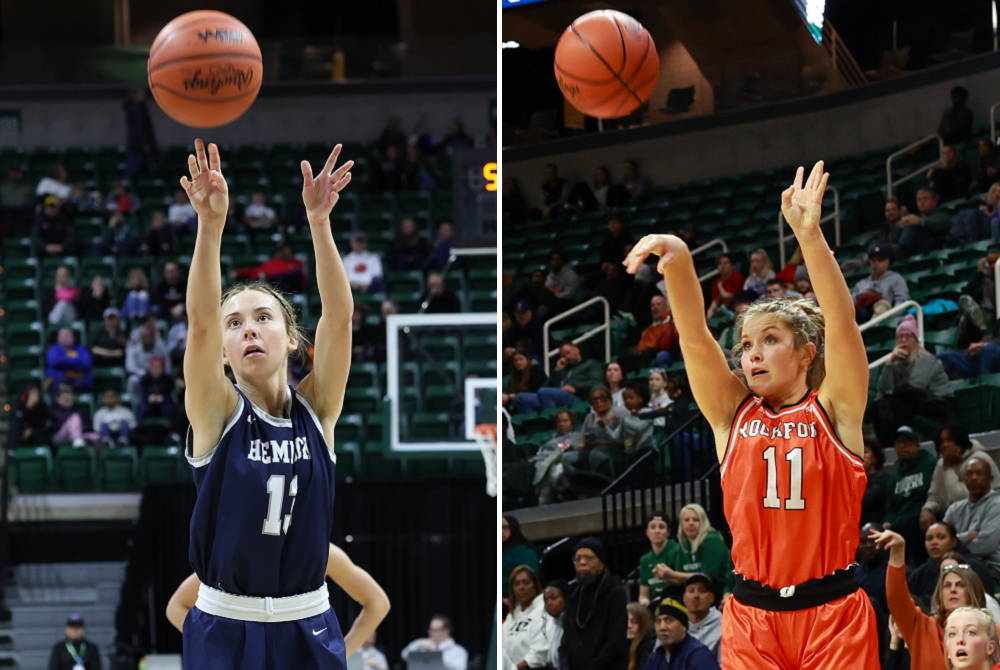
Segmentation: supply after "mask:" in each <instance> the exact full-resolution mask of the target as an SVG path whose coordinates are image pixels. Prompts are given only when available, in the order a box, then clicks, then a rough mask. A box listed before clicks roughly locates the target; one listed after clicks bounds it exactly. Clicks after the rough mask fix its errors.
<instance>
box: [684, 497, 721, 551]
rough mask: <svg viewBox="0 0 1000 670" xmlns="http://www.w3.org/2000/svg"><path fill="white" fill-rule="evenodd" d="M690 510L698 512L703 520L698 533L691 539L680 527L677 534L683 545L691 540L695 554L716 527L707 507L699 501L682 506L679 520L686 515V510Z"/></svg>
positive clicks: (699, 517) (700, 519)
mask: <svg viewBox="0 0 1000 670" xmlns="http://www.w3.org/2000/svg"><path fill="white" fill-rule="evenodd" d="M689 511H690V512H694V513H695V514H697V515H698V520H699V521H701V526H700V527H699V529H698V534H697V535H695V537H694V539H693V540H689V539H688V536H687V535H685V534H684V533H683V532H682V531H681V530H680V529H678V532H677V535H678V539H679V541H680V543H681V546H682V547H683V546H684V543H685V542H690V544H691V553H692V554H693V553H695V552H697V551H698V549H699V548H700V547H701V543H702V542H704V541H705V537H706V536H708V534H709V533H710V532H712V531H713V530H715V529H714V528H712V524H711V522H709V520H708V514H707V513H706V512H705V508H704V507H702V506H701V505H699V504H697V503H691V504H689V505H684V507H682V508H681V513H680V514H678V515H677V519H678V522H679V521H680V518H681V517H682V516H684V512H689Z"/></svg>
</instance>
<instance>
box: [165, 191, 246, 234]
mask: <svg viewBox="0 0 1000 670" xmlns="http://www.w3.org/2000/svg"><path fill="white" fill-rule="evenodd" d="M234 200H235V198H234ZM167 222H168V223H169V224H170V225H171V227H172V228H174V230H177V229H179V230H180V231H181V232H185V231H190V232H192V233H197V232H198V215H197V214H196V213H195V211H194V207H193V206H192V205H191V200H190V199H189V198H188V197H187V193H185V192H184V189H177V190H176V191H174V204H172V205H170V207H169V208H168V209H167Z"/></svg>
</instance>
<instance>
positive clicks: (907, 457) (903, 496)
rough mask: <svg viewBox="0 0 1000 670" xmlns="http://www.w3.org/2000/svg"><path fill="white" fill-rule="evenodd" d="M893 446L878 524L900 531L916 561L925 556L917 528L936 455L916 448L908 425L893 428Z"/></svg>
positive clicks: (922, 538) (922, 542) (917, 439)
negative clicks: (891, 466) (891, 468)
mask: <svg viewBox="0 0 1000 670" xmlns="http://www.w3.org/2000/svg"><path fill="white" fill-rule="evenodd" d="M895 447H896V457H897V458H898V460H897V461H896V470H895V471H894V472H893V473H892V475H891V476H890V477H889V482H888V485H887V488H888V494H887V496H886V505H885V519H883V521H882V528H883V529H885V530H890V529H891V530H893V531H895V532H897V533H899V534H900V535H902V536H903V538H904V539H906V544H907V551H908V552H909V553H910V554H911V556H912V557H913V559H914V560H915V561H916V563H917V565H919V564H921V563H923V562H924V561H926V560H927V549H926V548H925V547H924V534H923V532H922V531H921V530H920V510H921V509H922V508H923V506H924V503H925V502H927V492H928V491H929V490H930V487H931V481H932V480H933V477H934V466H935V465H936V460H937V459H935V458H934V455H933V454H931V452H929V451H927V450H926V449H921V448H920V437H919V436H918V435H917V432H916V431H915V430H913V429H912V428H910V427H909V426H900V427H899V429H898V430H897V431H896V435H895Z"/></svg>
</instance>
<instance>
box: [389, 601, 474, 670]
mask: <svg viewBox="0 0 1000 670" xmlns="http://www.w3.org/2000/svg"><path fill="white" fill-rule="evenodd" d="M451 628H452V626H451V619H449V618H448V617H446V616H443V615H441V614H436V615H434V617H433V618H432V619H431V624H430V626H429V627H428V628H427V637H425V638H419V639H416V640H414V641H413V642H411V643H410V644H408V645H406V647H405V648H404V649H403V651H401V652H400V654H399V655H400V656H401V657H402V658H403V660H404V661H408V660H409V657H410V654H411V653H413V652H415V651H440V652H441V659H442V662H443V663H444V667H445V670H466V668H467V667H468V666H469V652H468V651H466V649H465V647H463V646H462V645H460V644H459V643H457V642H455V640H454V638H452V636H451Z"/></svg>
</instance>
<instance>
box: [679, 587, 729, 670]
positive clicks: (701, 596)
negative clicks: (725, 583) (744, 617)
mask: <svg viewBox="0 0 1000 670" xmlns="http://www.w3.org/2000/svg"><path fill="white" fill-rule="evenodd" d="M714 589H715V586H714V585H713V584H712V578H711V577H709V576H708V575H706V574H704V573H702V572H696V573H695V574H694V575H692V576H691V578H690V579H689V580H687V583H686V584H685V585H684V607H686V608H687V611H688V635H690V636H691V637H693V638H694V639H696V640H698V641H699V642H701V643H702V644H703V645H705V646H706V647H708V650H709V651H710V652H712V654H714V655H715V660H716V661H718V662H719V663H722V612H720V611H719V610H718V609H716V608H715V607H714V605H715V590H714Z"/></svg>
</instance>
